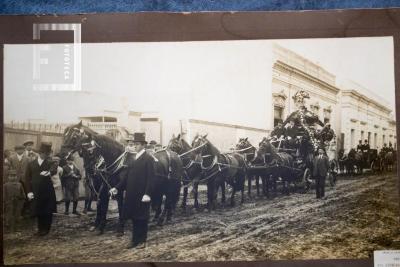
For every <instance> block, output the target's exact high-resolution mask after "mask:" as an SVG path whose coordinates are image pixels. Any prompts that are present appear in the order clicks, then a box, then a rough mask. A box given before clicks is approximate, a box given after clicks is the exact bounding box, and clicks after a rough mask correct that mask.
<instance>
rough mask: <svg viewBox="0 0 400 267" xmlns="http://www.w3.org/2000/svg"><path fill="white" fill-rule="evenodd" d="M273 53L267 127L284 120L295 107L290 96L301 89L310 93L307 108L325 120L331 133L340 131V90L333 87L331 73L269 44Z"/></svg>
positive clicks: (289, 51)
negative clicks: (270, 104) (271, 106)
mask: <svg viewBox="0 0 400 267" xmlns="http://www.w3.org/2000/svg"><path fill="white" fill-rule="evenodd" d="M273 52H274V53H273V54H274V57H275V62H274V64H273V74H272V75H273V76H272V88H271V89H272V98H273V109H274V110H273V113H272V116H273V118H274V119H273V120H272V122H273V124H271V125H269V127H270V128H273V127H274V125H276V124H277V121H278V120H285V118H287V116H289V115H290V113H292V112H293V111H295V110H296V107H295V105H294V100H293V99H292V96H293V95H294V94H295V93H296V92H297V91H299V90H304V91H307V92H308V93H309V94H310V99H306V106H307V108H308V109H309V110H311V111H313V112H314V113H315V114H317V115H318V117H319V119H320V120H321V121H322V122H324V123H327V122H329V123H330V124H331V125H332V128H333V130H334V131H335V132H340V118H339V116H340V115H341V114H340V110H339V107H340V99H339V92H340V89H339V88H338V87H337V86H336V77H335V75H333V74H331V73H329V72H328V71H326V70H325V69H324V68H322V67H321V66H319V65H317V64H315V63H313V62H311V61H309V60H308V59H306V58H304V57H302V56H300V55H298V54H296V53H294V52H293V51H291V50H289V49H286V48H284V47H281V46H279V45H277V44H275V45H273Z"/></svg>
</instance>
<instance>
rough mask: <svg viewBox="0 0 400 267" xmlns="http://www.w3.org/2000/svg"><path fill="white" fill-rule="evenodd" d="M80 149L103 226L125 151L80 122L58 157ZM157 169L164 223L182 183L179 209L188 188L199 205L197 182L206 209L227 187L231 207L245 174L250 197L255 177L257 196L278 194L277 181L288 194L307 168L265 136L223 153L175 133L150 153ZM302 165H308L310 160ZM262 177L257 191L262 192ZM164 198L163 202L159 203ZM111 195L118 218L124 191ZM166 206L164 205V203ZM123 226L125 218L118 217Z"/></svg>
mask: <svg viewBox="0 0 400 267" xmlns="http://www.w3.org/2000/svg"><path fill="white" fill-rule="evenodd" d="M75 152H78V153H79V155H80V156H81V157H82V158H83V161H84V166H85V171H86V173H87V175H88V176H89V177H88V178H89V180H90V181H91V184H90V185H91V188H92V190H93V191H94V192H95V193H96V195H97V199H98V204H97V215H96V221H95V226H96V227H98V228H100V229H104V225H105V223H106V215H107V210H108V204H109V190H110V189H111V188H112V187H114V186H115V185H116V184H117V183H118V182H119V181H120V179H121V177H122V175H126V168H125V167H126V166H125V165H124V162H125V160H126V157H127V156H128V153H127V152H126V151H125V147H124V146H123V145H122V144H121V143H119V142H117V141H116V140H114V139H113V138H111V137H110V136H107V135H103V134H98V133H96V132H95V131H93V130H91V129H90V128H89V127H87V126H84V125H82V122H80V123H78V124H76V125H72V126H69V127H67V128H66V129H65V131H64V141H63V145H62V149H61V152H60V155H61V156H62V157H64V158H65V157H66V156H68V155H69V154H71V153H75ZM151 153H152V155H153V157H154V160H155V167H156V171H155V173H156V179H155V184H154V186H153V188H154V190H153V193H152V195H151V196H150V197H151V199H152V209H153V211H154V214H155V215H154V220H155V221H156V222H157V224H158V225H162V224H163V223H164V222H165V220H166V221H167V222H168V221H170V220H171V219H172V217H173V213H174V211H175V208H176V206H177V203H178V201H179V198H180V192H181V189H182V187H183V199H182V208H186V206H187V197H188V190H189V187H192V192H193V194H194V207H195V208H199V200H198V188H199V184H204V185H206V186H207V208H208V210H210V211H211V210H214V209H216V205H217V195H218V192H219V191H221V204H222V205H224V204H225V201H226V199H225V191H226V186H227V185H228V186H229V187H230V188H231V195H230V205H231V206H233V205H235V196H236V193H237V192H240V196H241V198H240V201H241V203H243V202H244V194H245V183H246V178H247V185H248V186H247V189H248V192H247V194H248V196H249V197H252V194H251V187H252V186H251V185H252V181H253V180H255V181H256V188H257V196H260V195H261V193H262V194H263V195H264V196H267V197H270V196H271V193H272V192H273V193H275V195H276V194H277V183H280V184H281V185H282V191H283V192H284V193H286V194H288V193H289V187H290V185H297V183H298V182H299V181H303V179H302V177H303V176H304V175H305V174H304V170H305V167H306V166H304V167H301V166H300V167H299V165H298V162H296V158H295V157H294V156H292V155H290V154H289V153H285V152H280V151H278V150H277V148H275V146H274V145H272V144H271V142H270V140H269V139H267V138H264V139H263V140H262V141H261V142H260V143H259V146H258V148H256V147H255V146H253V145H252V144H251V143H250V142H249V141H248V139H247V138H241V139H240V140H239V143H238V144H237V145H236V147H235V149H234V150H232V151H228V152H221V151H220V150H219V149H218V148H217V147H216V146H214V145H213V144H212V143H211V142H210V141H209V139H208V138H207V135H196V136H195V137H194V139H193V141H192V143H191V144H189V143H188V142H187V141H186V140H185V139H184V138H183V137H182V136H181V135H178V136H173V137H172V139H171V140H170V142H169V143H168V146H167V147H166V148H165V149H162V150H159V151H152V152H151ZM303 164H305V165H307V164H308V165H309V164H310V162H309V161H305V162H304V163H303ZM260 181H261V185H262V186H261V192H260ZM164 198H165V201H163V200H164ZM115 199H116V200H117V202H118V211H119V218H122V216H121V210H122V204H123V192H119V193H118V194H117V196H115ZM163 204H164V205H163ZM119 225H120V226H121V227H123V222H122V221H121V220H120V224H119Z"/></svg>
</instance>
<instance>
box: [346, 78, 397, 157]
mask: <svg viewBox="0 0 400 267" xmlns="http://www.w3.org/2000/svg"><path fill="white" fill-rule="evenodd" d="M340 99H341V119H342V131H341V135H342V139H343V143H342V147H341V148H343V149H345V151H349V149H350V148H355V147H356V146H357V144H358V142H359V140H362V142H363V143H364V140H368V142H369V144H370V147H371V148H373V149H381V148H382V147H383V145H384V144H385V143H386V144H387V145H389V143H392V145H393V147H394V148H395V149H396V148H397V142H396V121H395V120H394V117H393V110H392V109H391V108H389V105H388V104H387V103H386V102H385V101H384V100H383V99H380V98H379V96H376V95H374V94H372V93H371V92H368V91H366V90H365V88H362V87H360V85H357V84H356V83H354V82H347V83H346V85H343V89H342V91H341V97H340Z"/></svg>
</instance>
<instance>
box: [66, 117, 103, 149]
mask: <svg viewBox="0 0 400 267" xmlns="http://www.w3.org/2000/svg"><path fill="white" fill-rule="evenodd" d="M96 134H97V133H96V132H94V131H93V130H91V129H90V128H89V127H87V126H84V125H82V121H80V122H79V123H78V124H75V125H71V126H68V127H67V128H65V130H64V134H63V144H62V146H61V152H60V153H61V154H63V155H67V156H68V155H69V154H71V153H74V152H75V151H81V150H82V148H83V147H84V145H85V144H89V143H91V142H92V141H93V136H94V135H96Z"/></svg>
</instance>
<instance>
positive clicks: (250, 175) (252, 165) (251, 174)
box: [236, 138, 276, 197]
mask: <svg viewBox="0 0 400 267" xmlns="http://www.w3.org/2000/svg"><path fill="white" fill-rule="evenodd" d="M236 149H237V150H236V152H238V153H240V154H242V155H243V156H244V158H245V161H246V164H247V168H246V175H247V194H248V196H249V197H251V182H252V180H253V179H255V180H256V188H257V196H259V195H260V179H261V182H262V193H263V195H264V196H269V183H270V176H271V175H270V173H269V172H267V168H266V162H265V157H257V149H256V148H255V147H254V146H253V145H252V144H251V143H250V142H249V141H248V138H239V142H238V144H237V145H236ZM273 186H274V188H275V189H276V183H274V184H273Z"/></svg>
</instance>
